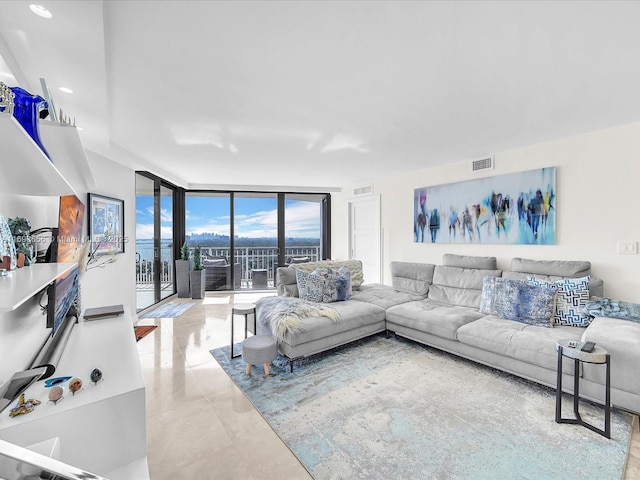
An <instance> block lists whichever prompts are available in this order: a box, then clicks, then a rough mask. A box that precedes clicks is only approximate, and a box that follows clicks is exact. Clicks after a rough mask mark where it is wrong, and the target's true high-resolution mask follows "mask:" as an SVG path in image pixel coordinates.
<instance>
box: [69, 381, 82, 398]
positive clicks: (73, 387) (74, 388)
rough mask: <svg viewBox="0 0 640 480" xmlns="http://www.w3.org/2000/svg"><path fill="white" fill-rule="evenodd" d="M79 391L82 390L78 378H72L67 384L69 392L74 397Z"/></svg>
mask: <svg viewBox="0 0 640 480" xmlns="http://www.w3.org/2000/svg"><path fill="white" fill-rule="evenodd" d="M80 390H82V380H80V378H78V377H73V378H72V379H71V381H70V382H69V391H70V392H71V394H72V395H75V394H76V392H78V391H80Z"/></svg>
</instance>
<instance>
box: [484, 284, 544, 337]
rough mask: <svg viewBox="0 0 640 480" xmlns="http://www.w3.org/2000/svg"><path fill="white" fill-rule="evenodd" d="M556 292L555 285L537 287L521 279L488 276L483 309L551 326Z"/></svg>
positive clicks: (539, 324)
mask: <svg viewBox="0 0 640 480" xmlns="http://www.w3.org/2000/svg"><path fill="white" fill-rule="evenodd" d="M555 295H556V292H555V290H554V289H552V288H547V287H534V286H531V285H528V284H527V283H526V282H523V281H519V280H511V279H506V278H501V277H490V276H486V277H484V278H483V279H482V294H481V297H480V312H482V313H486V314H489V315H496V316H498V317H500V318H505V319H507V320H514V321H516V322H521V323H526V324H529V325H537V326H540V327H547V328H551V327H553V315H554V311H555Z"/></svg>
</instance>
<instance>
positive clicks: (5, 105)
mask: <svg viewBox="0 0 640 480" xmlns="http://www.w3.org/2000/svg"><path fill="white" fill-rule="evenodd" d="M15 96H16V94H15V93H13V92H12V91H11V89H10V88H9V87H8V86H7V85H5V84H4V83H2V82H0V112H4V113H8V114H9V115H13V105H14V104H13V99H14V97H15Z"/></svg>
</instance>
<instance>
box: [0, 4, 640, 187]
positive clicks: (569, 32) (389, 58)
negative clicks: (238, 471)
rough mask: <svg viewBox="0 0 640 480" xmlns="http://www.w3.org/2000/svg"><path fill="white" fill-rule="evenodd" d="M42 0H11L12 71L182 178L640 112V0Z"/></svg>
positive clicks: (4, 44) (481, 150)
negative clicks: (46, 14) (42, 13)
mask: <svg viewBox="0 0 640 480" xmlns="http://www.w3.org/2000/svg"><path fill="white" fill-rule="evenodd" d="M33 1H37V3H39V4H41V5H43V6H45V7H46V8H48V9H49V10H51V12H52V13H53V18H52V19H51V20H45V19H42V18H40V17H37V16H35V15H34V14H33V13H31V11H30V10H29V8H28V5H29V3H33V2H29V1H3V2H2V4H1V5H0V11H1V14H0V56H1V57H2V58H3V59H4V62H2V61H0V70H2V69H3V68H4V69H5V70H6V68H9V69H10V70H11V73H12V74H13V76H14V77H15V79H16V81H17V83H18V84H19V85H20V86H22V87H23V88H26V89H27V90H29V91H31V92H32V93H41V90H40V84H39V78H40V77H44V78H46V80H47V83H48V85H49V88H50V90H51V91H52V93H53V96H54V102H55V104H56V107H57V108H62V110H63V111H64V112H65V113H66V114H68V115H70V116H71V117H75V119H76V123H77V125H78V126H81V127H82V128H83V130H82V132H81V136H82V139H83V142H84V144H85V148H86V149H87V150H91V151H93V152H96V153H98V154H100V155H102V156H105V157H108V158H111V159H113V160H115V161H117V162H120V163H123V164H126V165H129V166H131V167H133V168H136V169H144V170H150V171H152V172H155V173H158V174H159V175H161V176H164V177H165V178H167V179H168V180H170V181H173V182H175V183H178V184H180V185H182V186H185V187H198V186H203V185H211V186H235V187H239V186H251V187H260V188H265V189H270V188H271V189H274V188H275V189H277V187H279V186H280V187H284V186H286V187H289V189H290V188H291V187H298V188H299V189H305V188H306V189H309V190H314V189H319V190H323V189H324V190H327V189H331V190H333V189H337V188H340V187H347V186H353V185H360V184H367V183H371V182H374V181H376V180H379V179H382V178H388V177H390V176H393V175H396V174H400V173H404V172H408V171H413V170H416V169H419V168H426V167H431V166H436V165H440V164H443V163H446V162H460V161H464V160H473V159H479V158H484V157H486V156H489V155H492V154H494V153H496V152H500V151H504V150H508V149H512V148H517V147H521V146H526V145H531V144H535V143H540V142H544V141H548V140H553V139H556V138H560V137H565V136H569V135H574V134H579V133H583V132H588V131H593V130H598V129H602V128H607V127H611V126H616V125H621V124H625V123H631V122H637V121H640V28H638V26H639V25H640V2H614V1H603V2H595V1H590V2H578V1H567V2H506V1H498V2H435V1H429V2H418V1H410V2H399V1H390V2H383V1H353V2H350V1H341V2H339V1H323V2H321V1H316V2H312V1H298V2H295V1H282V2H274V1H257V2H250V1H236V2H222V1H216V2H213V1H146V0H145V1H104V2H102V1H45V0H42V1H38V0H33ZM3 73H4V74H5V76H4V78H7V77H6V72H1V71H0V80H2V78H3ZM60 86H67V87H70V88H72V89H73V90H74V92H75V93H73V94H72V95H69V94H64V93H61V92H60V91H58V87H60ZM3 161H5V159H3Z"/></svg>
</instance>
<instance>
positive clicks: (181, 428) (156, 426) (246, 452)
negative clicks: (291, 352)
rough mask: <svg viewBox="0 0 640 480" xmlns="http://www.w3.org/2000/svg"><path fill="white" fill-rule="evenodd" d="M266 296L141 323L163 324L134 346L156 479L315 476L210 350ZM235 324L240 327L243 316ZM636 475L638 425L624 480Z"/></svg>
mask: <svg viewBox="0 0 640 480" xmlns="http://www.w3.org/2000/svg"><path fill="white" fill-rule="evenodd" d="M264 295H273V293H272V292H269V293H259V292H248V293H244V292H242V293H235V294H234V293H211V292H208V293H207V295H206V298H205V299H203V300H202V301H201V302H198V303H197V304H196V305H194V306H193V307H192V308H190V309H189V310H187V312H186V313H184V314H183V315H182V316H180V317H178V318H175V319H174V318H164V319H142V320H140V321H139V322H138V323H137V324H138V325H158V328H157V329H156V330H155V331H154V332H153V333H151V334H149V335H148V336H147V337H145V338H143V339H142V340H141V341H139V342H138V344H137V345H138V350H139V353H140V363H141V365H142V371H143V375H144V379H145V384H146V396H147V452H148V457H147V458H148V463H149V473H150V475H151V479H152V480H165V479H166V480H182V479H185V480H190V479H202V480H208V479H211V480H226V479H230V480H231V479H240V480H251V479H260V480H267V479H286V480H289V479H290V480H304V479H310V478H311V477H310V475H309V474H308V473H307V471H306V470H305V469H304V467H302V465H301V464H300V463H299V462H298V460H297V459H296V457H295V456H294V455H293V454H292V453H291V452H290V451H289V449H288V448H287V447H286V446H285V445H284V443H282V441H281V440H280V439H279V437H278V436H277V435H276V434H275V432H274V431H273V430H272V429H271V427H270V426H269V425H268V424H267V423H266V422H265V421H264V420H263V418H262V417H261V416H260V414H259V413H258V412H257V411H256V410H255V409H254V407H253V405H252V404H251V403H250V402H249V401H248V400H247V399H246V398H245V396H244V395H243V394H242V392H240V390H238V388H237V387H236V386H235V384H234V383H233V382H232V381H231V379H230V378H229V377H228V376H227V375H226V374H225V373H224V371H223V370H222V369H221V368H220V366H219V365H218V363H217V362H216V361H215V360H214V359H213V357H212V356H211V354H210V353H209V350H210V349H212V348H216V347H220V346H223V345H228V343H229V336H230V332H231V324H230V321H231V307H232V305H233V303H234V302H235V303H252V302H255V301H256V300H257V299H258V298H260V297H261V296H264ZM167 301H171V302H182V301H185V302H188V301H191V300H189V299H179V298H176V297H171V298H170V299H168V300H167ZM235 321H236V327H237V326H239V325H240V326H241V322H242V317H236V320H235ZM236 331H239V332H242V328H237V330H236ZM241 339H242V333H240V335H239V336H238V338H237V340H238V341H239V340H241ZM258 371H259V369H257V370H255V372H258ZM254 374H255V373H254ZM636 420H637V419H636ZM639 478H640V431H639V430H638V426H637V425H636V427H635V428H634V436H633V440H632V446H631V453H630V455H629V461H628V465H627V473H626V476H625V480H633V479H639Z"/></svg>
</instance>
